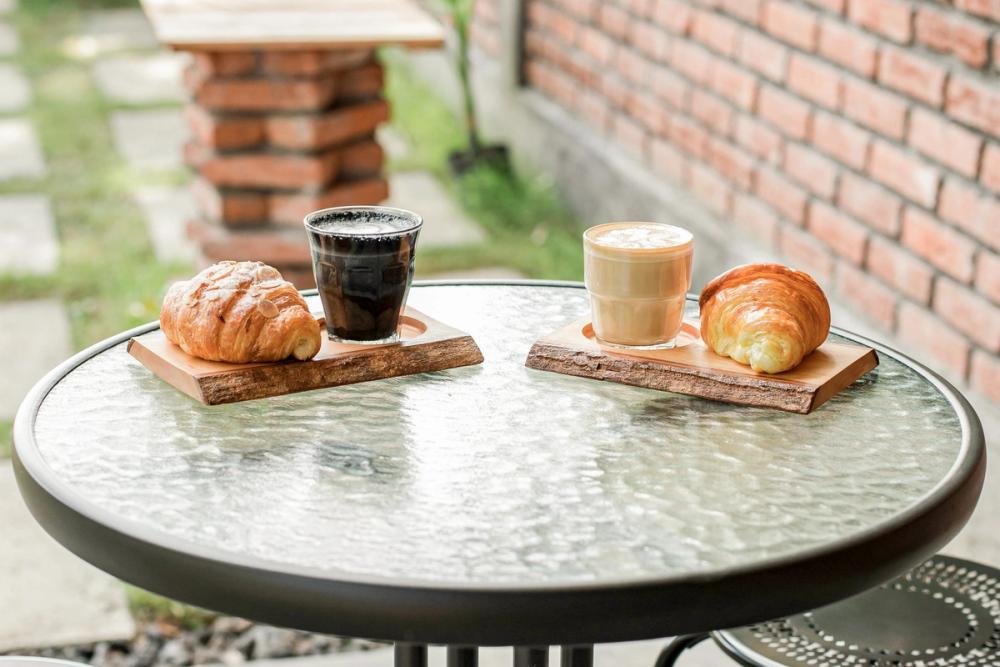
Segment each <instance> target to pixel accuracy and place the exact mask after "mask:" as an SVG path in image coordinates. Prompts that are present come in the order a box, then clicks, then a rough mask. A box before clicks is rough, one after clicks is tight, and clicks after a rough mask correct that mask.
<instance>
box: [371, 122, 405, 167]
mask: <svg viewBox="0 0 1000 667" xmlns="http://www.w3.org/2000/svg"><path fill="white" fill-rule="evenodd" d="M375 139H376V140H377V141H378V143H379V145H380V146H381V147H382V149H383V150H384V151H385V156H386V158H388V159H389V160H390V161H392V160H402V159H404V158H406V157H408V156H409V154H410V143H409V142H408V141H407V140H406V138H405V137H404V136H403V135H402V134H400V133H399V132H398V131H397V130H396V128H394V127H393V126H391V125H382V126H380V127H379V128H378V129H377V130H376V131H375Z"/></svg>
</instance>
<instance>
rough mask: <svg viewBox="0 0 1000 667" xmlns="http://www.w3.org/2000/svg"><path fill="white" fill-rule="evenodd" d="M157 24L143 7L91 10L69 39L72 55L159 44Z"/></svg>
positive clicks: (97, 54)
mask: <svg viewBox="0 0 1000 667" xmlns="http://www.w3.org/2000/svg"><path fill="white" fill-rule="evenodd" d="M158 47H159V44H158V43H157V41H156V36H155V35H154V34H153V28H152V27H151V26H150V25H149V21H147V20H146V15H145V14H143V13H142V10H141V9H104V10H98V11H92V12H88V13H87V17H86V19H84V22H83V28H82V30H81V31H80V34H78V35H76V36H74V37H72V38H71V39H69V40H67V42H66V48H67V50H68V51H69V53H70V54H71V55H74V56H76V57H79V58H92V57H95V56H99V55H102V54H105V53H112V52H115V51H141V50H150V49H155V48H158Z"/></svg>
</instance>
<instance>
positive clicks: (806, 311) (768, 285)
mask: <svg viewBox="0 0 1000 667" xmlns="http://www.w3.org/2000/svg"><path fill="white" fill-rule="evenodd" d="M698 304H699V306H700V307H701V338H702V340H703V341H705V344H706V345H708V346H709V347H710V348H712V349H713V350H715V352H716V353H717V354H721V355H722V356H724V357H731V358H732V359H733V360H735V361H738V362H740V363H741V364H748V365H749V366H750V367H751V368H752V369H754V370H755V371H764V372H765V373H781V372H782V371H787V370H789V369H791V368H794V367H796V366H798V365H799V363H800V362H801V361H802V359H804V358H805V356H806V355H807V354H809V353H810V352H812V351H813V350H815V349H816V348H817V347H819V346H820V345H821V344H822V343H823V341H824V340H826V336H827V334H828V333H829V332H830V304H829V303H828V302H827V300H826V296H825V295H824V294H823V290H822V289H820V287H819V285H817V284H816V281H815V280H813V279H812V277H811V276H809V274H807V273H803V272H802V271H796V270H795V269H790V268H788V267H787V266H782V265H781V264H747V265H745V266H737V267H736V268H734V269H730V270H729V271H726V272H725V273H723V274H722V275H721V276H719V277H717V278H716V279H715V280H713V281H711V282H710V283H708V285H706V286H705V289H704V290H703V291H702V293H701V298H700V299H699V301H698Z"/></svg>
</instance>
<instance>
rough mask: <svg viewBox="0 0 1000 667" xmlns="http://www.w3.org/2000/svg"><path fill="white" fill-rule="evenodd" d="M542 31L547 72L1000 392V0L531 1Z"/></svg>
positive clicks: (897, 330) (533, 64)
mask: <svg viewBox="0 0 1000 667" xmlns="http://www.w3.org/2000/svg"><path fill="white" fill-rule="evenodd" d="M496 1H497V0H480V2H479V3H478V9H477V31H476V35H477V38H478V39H479V42H480V43H481V44H483V45H484V47H485V50H487V51H492V52H495V50H496V48H497V47H496V44H495V42H497V41H498V40H496V38H495V32H496V23H495V22H496V16H495V15H496V7H495V4H496ZM524 24H525V34H524V48H525V54H524V71H525V75H526V79H527V82H528V85H530V86H532V87H534V88H535V89H537V90H538V91H540V92H541V93H543V94H544V95H546V96H547V97H549V98H551V99H552V100H554V101H555V102H557V103H558V104H560V105H562V106H563V107H565V108H566V109H568V110H569V111H570V112H571V113H573V114H574V115H576V116H578V117H579V118H580V119H582V120H583V121H584V122H586V123H588V124H590V125H591V126H593V128H594V130H595V131H597V132H600V133H602V134H604V135H606V136H607V137H610V138H612V139H613V140H615V141H617V142H618V143H620V145H622V146H623V147H624V148H625V149H627V150H628V151H630V152H632V153H633V154H634V155H635V156H636V157H638V158H639V159H641V160H643V161H645V162H646V163H647V164H648V165H649V167H650V168H651V169H652V170H654V171H656V172H658V173H660V174H662V176H663V177H664V178H665V179H670V180H672V181H674V182H675V183H678V184H680V185H682V186H683V187H685V188H686V189H688V190H689V191H691V192H692V193H694V194H695V195H696V196H697V197H698V198H699V199H700V200H701V202H702V203H703V204H704V205H705V206H706V207H707V208H708V209H710V210H711V211H713V212H714V213H715V214H717V215H718V216H719V217H720V218H721V219H722V220H723V221H725V222H726V224H732V225H735V226H737V227H739V228H742V229H743V230H745V231H747V232H749V233H750V234H752V235H754V236H756V237H757V238H759V239H761V240H762V241H763V242H764V243H765V244H767V245H769V246H771V247H773V248H776V249H777V250H778V251H780V253H782V254H783V256H784V257H785V258H786V259H787V261H788V262H789V263H791V264H794V265H797V266H800V267H801V268H803V269H805V270H807V271H810V272H811V273H812V274H813V275H815V276H816V277H817V278H818V279H819V280H821V281H822V283H823V284H824V286H825V287H826V288H827V289H829V290H830V291H831V292H833V293H834V294H837V295H838V296H839V297H841V299H842V300H843V301H845V302H848V303H853V304H855V305H856V307H857V308H858V309H860V310H861V311H863V312H864V313H865V314H866V315H867V316H868V317H869V318H870V319H872V320H873V321H875V322H876V323H878V324H879V325H880V326H881V327H882V328H883V329H884V330H886V331H889V332H892V333H894V334H896V335H898V336H899V338H900V339H901V340H903V341H905V342H906V343H908V344H910V345H911V346H912V347H913V348H915V349H918V350H922V351H924V352H925V353H926V355H927V359H928V360H929V362H930V363H931V364H932V365H935V366H938V367H942V368H945V369H947V370H948V371H950V372H951V373H952V374H954V375H957V376H959V377H962V378H965V379H967V380H968V381H969V382H970V383H971V384H972V385H973V386H974V387H975V388H976V389H978V390H981V391H983V392H985V393H986V394H987V395H989V396H991V397H992V398H993V399H994V400H997V401H1000V356H998V353H1000V254H998V252H1000V199H998V194H1000V73H998V72H1000V32H998V30H1000V1H998V0H954V1H953V2H951V3H945V2H932V1H931V0H914V1H912V2H911V1H907V0H809V1H808V2H806V1H804V0H612V1H608V0H605V1H598V0H525V5H524Z"/></svg>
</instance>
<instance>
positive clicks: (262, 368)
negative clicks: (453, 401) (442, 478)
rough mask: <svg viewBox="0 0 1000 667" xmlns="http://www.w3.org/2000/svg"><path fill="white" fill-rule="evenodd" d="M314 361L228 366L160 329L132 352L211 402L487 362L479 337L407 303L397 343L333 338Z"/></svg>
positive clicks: (193, 394)
mask: <svg viewBox="0 0 1000 667" xmlns="http://www.w3.org/2000/svg"><path fill="white" fill-rule="evenodd" d="M322 335H323V346H322V347H321V348H320V351H319V353H318V354H317V355H316V356H315V357H313V358H312V359H310V360H308V361H296V360H294V359H291V360H286V361H278V362H273V363H250V364H228V363H224V362H219V361H206V360H204V359H199V358H197V357H192V356H191V355H189V354H186V353H185V352H184V351H182V350H181V349H180V348H179V347H177V346H176V345H174V344H173V343H171V342H170V341H168V340H167V338H166V336H164V335H163V332H162V331H161V330H159V329H157V330H156V331H151V332H149V333H147V334H143V335H141V336H138V337H136V338H132V339H131V340H129V342H128V352H129V354H131V355H132V356H133V357H135V358H136V359H138V360H139V361H140V362H142V365H143V366H145V367H146V368H148V369H149V370H151V371H152V372H153V373H154V374H156V375H157V376H158V377H159V378H160V379H162V380H164V381H165V382H168V383H169V384H171V385H173V386H174V387H176V388H177V389H179V390H180V391H182V392H184V393H185V394H187V395H188V396H190V397H192V398H194V399H196V400H198V401H201V402H202V403H204V404H205V405H218V404H220V403H235V402H237V401H246V400H250V399H255V398H265V397H267V396H280V395H283V394H291V393H294V392H298V391H308V390H310V389H320V388H323V387H336V386H339V385H344V384H353V383H356V382H367V381H368V380H380V379H382V378H388V377H397V376H400V375H412V374H414V373H425V372H428V371H440V370H444V369H446V368H456V367H458V366H471V365H473V364H478V363H481V362H482V361H483V355H482V353H481V352H480V351H479V346H477V345H476V342H475V341H474V340H473V339H472V336H470V335H468V334H466V333H464V332H462V331H459V330H458V329H453V328H451V327H449V326H447V325H445V324H442V323H441V322H438V321H437V320H435V319H432V318H430V317H427V316H426V315H424V314H423V313H421V312H419V311H417V310H415V309H413V308H407V309H406V311H405V313H404V314H403V317H402V318H401V326H400V335H401V340H400V342H398V343H391V344H386V345H346V344H343V343H335V342H333V341H331V340H330V339H329V338H327V335H326V330H325V329H324V330H323V333H322Z"/></svg>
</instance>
